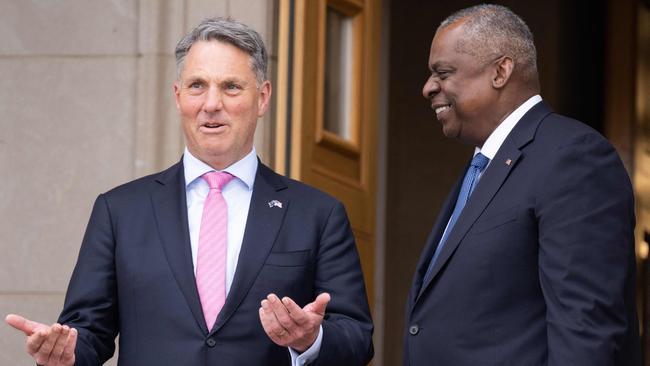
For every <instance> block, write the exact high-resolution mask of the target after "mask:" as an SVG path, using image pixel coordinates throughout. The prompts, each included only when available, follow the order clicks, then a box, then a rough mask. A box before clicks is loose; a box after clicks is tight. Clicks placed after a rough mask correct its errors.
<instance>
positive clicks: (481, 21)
mask: <svg viewBox="0 0 650 366" xmlns="http://www.w3.org/2000/svg"><path fill="white" fill-rule="evenodd" d="M459 22H461V23H462V31H463V37H461V38H460V40H459V41H458V44H457V45H456V47H457V51H458V52H463V53H467V54H469V55H472V56H473V57H476V58H477V59H478V61H479V62H481V63H488V62H490V61H493V60H494V59H496V58H498V57H501V56H508V57H510V58H511V59H512V60H513V61H514V63H515V68H514V70H513V76H518V77H519V78H520V79H521V80H522V81H523V82H524V83H525V84H526V86H527V87H530V88H532V89H534V90H539V81H538V76H537V51H536V50H535V43H534V42H533V34H532V33H531V32H530V29H529V28H528V25H526V23H525V22H524V21H523V20H522V19H521V18H520V17H519V16H517V15H516V14H515V13H513V12H512V11H511V10H510V9H508V8H506V7H505V6H501V5H492V4H483V5H476V6H472V7H469V8H466V9H462V10H459V11H457V12H456V13H454V14H452V15H450V16H449V17H447V19H445V20H444V21H443V22H442V23H441V24H440V26H439V27H438V31H437V32H440V31H441V30H442V29H444V28H447V27H449V26H451V25H452V24H456V23H459Z"/></svg>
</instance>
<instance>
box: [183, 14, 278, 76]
mask: <svg viewBox="0 0 650 366" xmlns="http://www.w3.org/2000/svg"><path fill="white" fill-rule="evenodd" d="M197 41H220V42H224V43H228V44H231V45H233V46H235V47H237V48H239V49H240V50H242V51H244V52H246V53H247V54H248V55H249V56H250V59H251V68H252V69H253V72H255V76H256V78H257V84H258V85H260V84H262V83H263V82H264V81H265V80H266V79H267V78H266V65H267V63H268V56H267V53H266V48H265V47H264V42H263V41H262V37H260V35H259V33H257V32H256V31H255V30H253V29H252V28H250V27H249V26H247V25H246V24H244V23H240V22H238V21H236V20H232V19H226V18H208V19H205V20H203V21H202V22H201V24H199V25H198V26H196V28H194V29H192V30H191V31H190V32H189V33H188V34H186V35H185V36H184V37H183V38H182V39H181V40H180V41H178V44H177V45H176V51H175V52H176V75H177V77H178V78H180V74H181V71H182V70H183V64H184V61H185V57H186V56H187V53H188V52H189V51H190V48H191V47H192V45H193V44H194V43H195V42H197Z"/></svg>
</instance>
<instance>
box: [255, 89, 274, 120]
mask: <svg viewBox="0 0 650 366" xmlns="http://www.w3.org/2000/svg"><path fill="white" fill-rule="evenodd" d="M271 89H272V88H271V82H270V81H268V80H266V81H264V82H263V83H262V85H260V87H259V93H260V94H259V99H258V100H257V116H258V117H262V116H263V115H264V113H266V110H267V109H268V108H269V102H270V101H271Z"/></svg>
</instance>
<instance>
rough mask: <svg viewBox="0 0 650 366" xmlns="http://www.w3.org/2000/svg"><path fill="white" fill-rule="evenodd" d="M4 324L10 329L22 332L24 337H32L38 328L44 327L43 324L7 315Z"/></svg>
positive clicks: (18, 316) (14, 315)
mask: <svg viewBox="0 0 650 366" xmlns="http://www.w3.org/2000/svg"><path fill="white" fill-rule="evenodd" d="M5 322H7V324H9V325H11V326H12V327H14V328H16V329H18V330H20V331H22V332H23V333H25V335H26V336H30V335H32V334H33V333H34V332H35V331H36V330H37V329H38V328H40V327H44V326H45V325H44V324H41V323H37V322H34V321H31V320H29V319H25V318H23V317H22V316H20V315H16V314H9V315H7V317H6V318H5Z"/></svg>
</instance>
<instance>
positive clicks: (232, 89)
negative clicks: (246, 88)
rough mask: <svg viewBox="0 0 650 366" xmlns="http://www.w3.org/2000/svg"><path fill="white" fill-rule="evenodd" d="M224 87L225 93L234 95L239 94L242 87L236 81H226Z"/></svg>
mask: <svg viewBox="0 0 650 366" xmlns="http://www.w3.org/2000/svg"><path fill="white" fill-rule="evenodd" d="M224 89H225V91H226V93H228V94H230V95H236V94H239V92H241V91H242V89H243V87H242V86H241V85H239V84H237V83H233V82H228V83H226V84H225V85H224Z"/></svg>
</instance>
